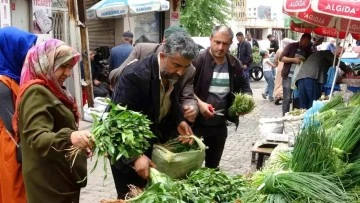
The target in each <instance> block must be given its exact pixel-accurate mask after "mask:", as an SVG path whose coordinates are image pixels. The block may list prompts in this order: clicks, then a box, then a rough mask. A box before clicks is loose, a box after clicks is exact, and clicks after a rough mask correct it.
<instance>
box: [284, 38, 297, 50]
mask: <svg viewBox="0 0 360 203" xmlns="http://www.w3.org/2000/svg"><path fill="white" fill-rule="evenodd" d="M293 42H296V41H295V40H292V39H290V38H284V39H283V40H282V47H283V48H284V47H286V46H287V45H288V44H290V43H293Z"/></svg>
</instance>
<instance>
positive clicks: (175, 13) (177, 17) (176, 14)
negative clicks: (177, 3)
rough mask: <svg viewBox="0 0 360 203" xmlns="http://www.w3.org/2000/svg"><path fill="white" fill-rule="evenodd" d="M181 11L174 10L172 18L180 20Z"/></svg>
mask: <svg viewBox="0 0 360 203" xmlns="http://www.w3.org/2000/svg"><path fill="white" fill-rule="evenodd" d="M179 16H180V15H179V12H172V13H171V20H179Z"/></svg>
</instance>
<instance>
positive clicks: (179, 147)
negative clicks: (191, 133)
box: [161, 138, 200, 153]
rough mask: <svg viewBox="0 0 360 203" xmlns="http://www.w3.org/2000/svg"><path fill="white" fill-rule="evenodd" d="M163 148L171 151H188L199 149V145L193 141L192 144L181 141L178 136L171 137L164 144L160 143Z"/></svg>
mask: <svg viewBox="0 0 360 203" xmlns="http://www.w3.org/2000/svg"><path fill="white" fill-rule="evenodd" d="M161 146H163V147H164V148H165V149H167V150H169V151H170V152H172V153H181V152H188V151H192V150H199V149H200V148H199V145H198V144H197V143H196V142H195V143H194V144H191V145H190V144H187V143H185V144H184V143H182V142H180V141H179V139H178V138H174V139H171V140H169V141H167V142H166V143H164V144H161Z"/></svg>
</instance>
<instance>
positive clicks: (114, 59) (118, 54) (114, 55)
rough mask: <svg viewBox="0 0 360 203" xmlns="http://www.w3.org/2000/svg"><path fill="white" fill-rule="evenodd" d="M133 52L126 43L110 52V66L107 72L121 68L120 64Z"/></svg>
mask: <svg viewBox="0 0 360 203" xmlns="http://www.w3.org/2000/svg"><path fill="white" fill-rule="evenodd" d="M132 50H133V46H132V45H131V44H129V43H127V42H123V43H121V44H119V45H117V46H116V47H114V48H112V49H111V51H110V64H109V70H110V71H112V70H114V69H115V68H118V67H119V66H121V64H122V63H123V62H124V61H125V60H126V59H127V57H128V56H129V55H130V53H131V51H132Z"/></svg>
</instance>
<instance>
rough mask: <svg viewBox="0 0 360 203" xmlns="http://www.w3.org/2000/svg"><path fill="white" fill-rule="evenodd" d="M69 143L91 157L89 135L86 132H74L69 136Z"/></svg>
mask: <svg viewBox="0 0 360 203" xmlns="http://www.w3.org/2000/svg"><path fill="white" fill-rule="evenodd" d="M70 140H71V143H72V144H73V145H74V146H75V147H78V148H79V149H84V150H85V151H86V153H87V155H88V156H91V155H92V152H91V148H92V140H91V134H90V132H89V131H87V130H80V131H74V132H72V133H71V135H70Z"/></svg>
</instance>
